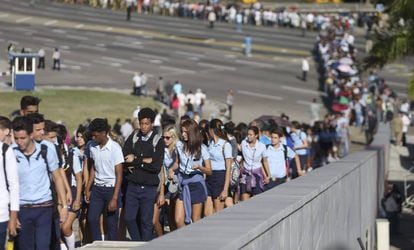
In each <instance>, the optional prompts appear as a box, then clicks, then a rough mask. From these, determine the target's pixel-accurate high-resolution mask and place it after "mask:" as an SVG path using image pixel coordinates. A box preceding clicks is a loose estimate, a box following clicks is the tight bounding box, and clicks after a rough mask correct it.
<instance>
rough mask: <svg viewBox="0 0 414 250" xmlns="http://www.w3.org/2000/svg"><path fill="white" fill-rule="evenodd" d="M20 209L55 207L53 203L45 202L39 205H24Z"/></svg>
mask: <svg viewBox="0 0 414 250" xmlns="http://www.w3.org/2000/svg"><path fill="white" fill-rule="evenodd" d="M20 207H23V208H47V207H53V201H45V202H42V203H37V204H22V205H20Z"/></svg>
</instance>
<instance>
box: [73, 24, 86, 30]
mask: <svg viewBox="0 0 414 250" xmlns="http://www.w3.org/2000/svg"><path fill="white" fill-rule="evenodd" d="M83 27H85V24H83V23H80V24H77V25H75V28H76V29H81V28H83Z"/></svg>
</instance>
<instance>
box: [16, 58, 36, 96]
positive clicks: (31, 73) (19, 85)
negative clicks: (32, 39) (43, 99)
mask: <svg viewBox="0 0 414 250" xmlns="http://www.w3.org/2000/svg"><path fill="white" fill-rule="evenodd" d="M9 55H10V56H11V57H12V60H13V61H12V62H13V64H12V87H13V88H14V89H15V90H29V91H32V90H34V88H35V80H36V58H37V57H39V56H38V54H36V53H16V52H10V53H9Z"/></svg>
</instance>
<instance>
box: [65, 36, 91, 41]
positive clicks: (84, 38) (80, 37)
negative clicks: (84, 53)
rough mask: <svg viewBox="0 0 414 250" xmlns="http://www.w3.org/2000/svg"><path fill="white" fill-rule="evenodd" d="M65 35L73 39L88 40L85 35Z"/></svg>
mask: <svg viewBox="0 0 414 250" xmlns="http://www.w3.org/2000/svg"><path fill="white" fill-rule="evenodd" d="M66 37H67V38H71V39H75V40H82V41H86V40H89V38H87V37H86V36H76V35H66Z"/></svg>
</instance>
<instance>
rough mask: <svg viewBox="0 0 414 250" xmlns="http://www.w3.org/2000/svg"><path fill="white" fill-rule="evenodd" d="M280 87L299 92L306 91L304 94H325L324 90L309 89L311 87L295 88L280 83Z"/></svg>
mask: <svg viewBox="0 0 414 250" xmlns="http://www.w3.org/2000/svg"><path fill="white" fill-rule="evenodd" d="M280 87H281V88H282V89H285V90H290V91H293V92H301V93H306V94H310V95H322V96H327V94H326V93H325V92H320V91H316V90H311V89H303V88H296V87H290V86H286V85H282V86H280Z"/></svg>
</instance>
